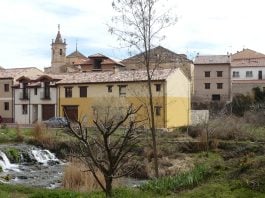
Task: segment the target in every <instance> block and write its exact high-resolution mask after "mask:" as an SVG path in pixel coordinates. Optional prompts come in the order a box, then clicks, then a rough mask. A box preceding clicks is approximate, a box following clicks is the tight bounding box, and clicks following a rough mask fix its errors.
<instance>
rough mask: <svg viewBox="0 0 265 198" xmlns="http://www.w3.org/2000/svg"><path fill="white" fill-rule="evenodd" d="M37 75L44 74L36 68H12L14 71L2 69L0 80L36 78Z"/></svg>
mask: <svg viewBox="0 0 265 198" xmlns="http://www.w3.org/2000/svg"><path fill="white" fill-rule="evenodd" d="M36 74H43V72H42V71H41V70H39V69H37V68H35V67H26V68H12V69H1V70H0V78H14V80H16V79H17V78H19V77H21V76H25V75H26V76H28V77H30V76H35V75H36Z"/></svg>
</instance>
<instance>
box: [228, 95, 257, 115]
mask: <svg viewBox="0 0 265 198" xmlns="http://www.w3.org/2000/svg"><path fill="white" fill-rule="evenodd" d="M252 102H253V101H252V99H251V98H250V96H244V95H243V94H240V95H236V96H234V97H233V101H232V112H233V113H234V114H235V115H237V116H243V115H244V113H245V112H246V111H248V110H249V109H250V105H251V104H252Z"/></svg>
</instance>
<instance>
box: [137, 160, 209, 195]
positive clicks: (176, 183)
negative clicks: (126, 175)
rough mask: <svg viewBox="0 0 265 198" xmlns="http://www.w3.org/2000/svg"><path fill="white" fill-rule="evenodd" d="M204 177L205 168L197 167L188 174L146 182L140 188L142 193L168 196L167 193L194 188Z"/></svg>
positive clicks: (205, 174)
mask: <svg viewBox="0 0 265 198" xmlns="http://www.w3.org/2000/svg"><path fill="white" fill-rule="evenodd" d="M206 176H207V171H206V168H205V167H204V166H202V165H199V166H196V167H195V168H194V169H193V170H191V171H189V172H184V173H181V174H178V175H176V176H169V177H164V178H160V179H157V180H153V181H150V182H147V183H146V184H144V185H143V186H141V187H140V188H141V189H142V190H143V191H152V192H155V193H158V194H168V193H169V192H176V191H179V190H182V189H186V188H191V187H194V186H196V185H198V184H199V183H200V182H201V181H203V180H204V179H205V177H206Z"/></svg>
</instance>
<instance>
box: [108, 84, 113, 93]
mask: <svg viewBox="0 0 265 198" xmlns="http://www.w3.org/2000/svg"><path fill="white" fill-rule="evenodd" d="M107 87H108V92H109V93H111V92H112V87H113V85H107Z"/></svg>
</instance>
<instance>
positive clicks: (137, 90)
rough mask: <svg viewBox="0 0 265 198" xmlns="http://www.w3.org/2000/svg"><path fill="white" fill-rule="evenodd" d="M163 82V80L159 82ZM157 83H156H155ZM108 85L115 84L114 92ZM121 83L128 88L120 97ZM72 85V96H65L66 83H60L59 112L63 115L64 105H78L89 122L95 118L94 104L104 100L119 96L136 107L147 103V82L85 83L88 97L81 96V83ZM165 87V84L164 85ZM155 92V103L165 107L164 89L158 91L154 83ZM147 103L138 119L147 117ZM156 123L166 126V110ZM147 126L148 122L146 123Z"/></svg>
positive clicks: (79, 110) (80, 112)
mask: <svg viewBox="0 0 265 198" xmlns="http://www.w3.org/2000/svg"><path fill="white" fill-rule="evenodd" d="M157 83H161V84H163V82H162V81H161V82H157ZM154 84H156V83H154ZM107 85H113V92H112V93H108V90H107ZM119 85H127V89H126V97H119ZM69 86H72V87H73V88H72V98H65V97H64V95H65V89H64V87H67V86H66V85H59V93H60V99H59V102H58V105H59V107H60V109H59V112H60V115H61V116H63V109H62V106H64V105H78V114H79V115H78V116H79V119H81V118H82V117H83V116H85V115H86V116H87V117H88V124H89V125H91V124H92V119H93V116H94V115H93V106H95V105H97V104H98V103H100V102H102V100H103V101H104V100H105V102H106V103H108V100H110V99H111V98H117V100H121V99H122V100H123V101H124V102H125V103H127V104H131V103H132V104H134V106H135V107H138V106H140V105H142V104H147V102H148V98H147V95H148V94H147V87H146V82H140V83H107V84H87V85H85V84H83V85H82V86H88V89H87V90H88V91H87V94H88V95H87V97H86V98H80V97H79V86H81V85H69ZM162 87H163V85H162ZM153 93H154V105H155V106H161V107H162V109H164V108H165V107H164V101H163V100H164V97H163V89H162V90H161V91H160V92H156V90H155V85H153ZM145 107H146V105H143V107H142V108H141V110H140V111H139V112H138V114H137V116H138V117H137V118H138V119H142V120H143V119H146V118H147V115H148V114H147V109H146V108H145ZM155 120H156V123H157V126H158V127H159V128H164V127H165V123H164V122H165V119H164V111H161V115H160V116H156V119H155ZM144 125H145V126H147V122H145V124H144Z"/></svg>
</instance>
